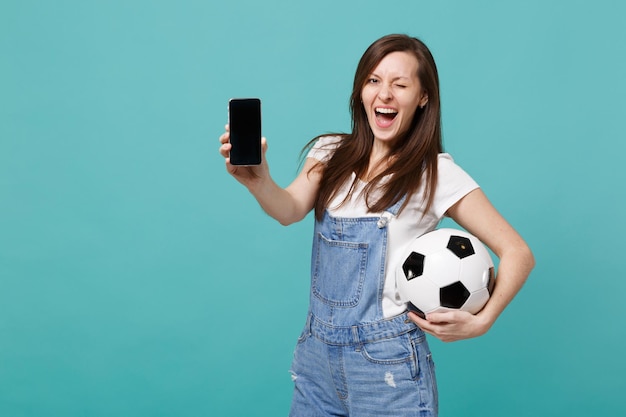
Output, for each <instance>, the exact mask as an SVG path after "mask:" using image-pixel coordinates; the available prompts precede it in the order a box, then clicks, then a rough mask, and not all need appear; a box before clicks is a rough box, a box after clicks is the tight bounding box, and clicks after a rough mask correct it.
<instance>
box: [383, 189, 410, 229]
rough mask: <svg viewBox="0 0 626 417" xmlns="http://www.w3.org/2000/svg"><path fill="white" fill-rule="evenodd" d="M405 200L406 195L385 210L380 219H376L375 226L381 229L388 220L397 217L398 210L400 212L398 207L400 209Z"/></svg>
mask: <svg viewBox="0 0 626 417" xmlns="http://www.w3.org/2000/svg"><path fill="white" fill-rule="evenodd" d="M406 198H407V197H406V194H405V195H403V196H402V198H401V199H400V200H398V201H397V202H396V203H395V204H394V205H392V206H391V207H389V208H388V209H387V210H385V211H384V212H383V214H381V215H380V219H378V224H377V225H378V228H379V229H382V228H383V227H385V226H387V223H389V220H391V218H393V217H396V216H397V214H398V210H400V207H402V204H404V202H405V201H406Z"/></svg>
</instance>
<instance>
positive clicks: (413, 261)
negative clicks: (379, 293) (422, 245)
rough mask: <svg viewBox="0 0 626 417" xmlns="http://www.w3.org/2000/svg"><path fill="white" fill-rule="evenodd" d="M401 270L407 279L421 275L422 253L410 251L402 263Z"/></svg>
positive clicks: (422, 268) (422, 271)
mask: <svg viewBox="0 0 626 417" xmlns="http://www.w3.org/2000/svg"><path fill="white" fill-rule="evenodd" d="M402 270H403V271H404V276H405V277H406V280H407V281H410V280H412V279H413V278H416V277H419V276H420V275H422V274H423V273H424V255H422V254H421V253H417V252H411V254H410V255H409V256H407V258H406V260H405V261H404V263H403V264H402Z"/></svg>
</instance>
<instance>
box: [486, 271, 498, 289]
mask: <svg viewBox="0 0 626 417" xmlns="http://www.w3.org/2000/svg"><path fill="white" fill-rule="evenodd" d="M495 286H496V272H495V269H494V268H493V266H492V267H491V268H489V282H487V291H489V295H491V294H493V289H494V288H495Z"/></svg>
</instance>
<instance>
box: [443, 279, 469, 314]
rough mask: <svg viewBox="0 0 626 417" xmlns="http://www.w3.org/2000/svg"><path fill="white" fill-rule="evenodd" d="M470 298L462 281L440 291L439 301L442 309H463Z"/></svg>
mask: <svg viewBox="0 0 626 417" xmlns="http://www.w3.org/2000/svg"><path fill="white" fill-rule="evenodd" d="M469 296H470V292H469V291H468V290H467V288H465V285H463V283H462V282H460V281H457V282H455V283H454V284H450V285H448V286H446V287H441V288H440V289H439V300H440V301H441V306H442V307H448V308H461V307H462V306H463V304H465V302H466V301H467V299H468V298H469Z"/></svg>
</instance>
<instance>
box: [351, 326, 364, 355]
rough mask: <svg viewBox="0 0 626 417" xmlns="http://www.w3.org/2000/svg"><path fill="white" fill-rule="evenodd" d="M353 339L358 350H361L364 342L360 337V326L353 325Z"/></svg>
mask: <svg viewBox="0 0 626 417" xmlns="http://www.w3.org/2000/svg"><path fill="white" fill-rule="evenodd" d="M352 340H353V341H354V345H355V346H356V351H357V352H360V351H361V347H362V346H363V344H362V343H361V340H360V339H359V326H352Z"/></svg>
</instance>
